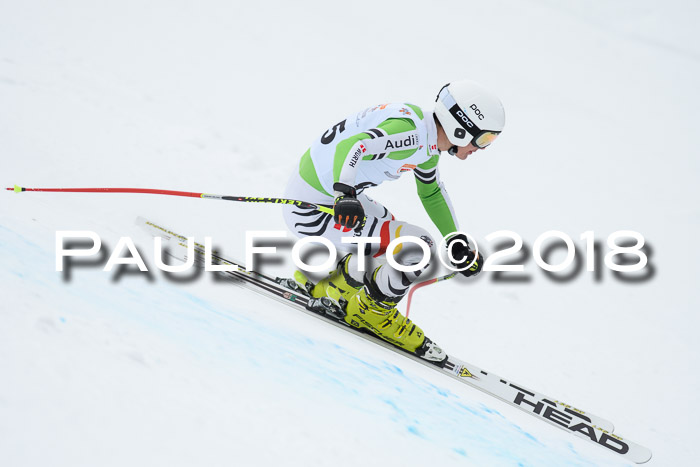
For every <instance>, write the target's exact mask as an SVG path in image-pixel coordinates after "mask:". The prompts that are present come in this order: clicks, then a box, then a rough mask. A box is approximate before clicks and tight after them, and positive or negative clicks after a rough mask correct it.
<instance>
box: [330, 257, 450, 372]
mask: <svg viewBox="0 0 700 467" xmlns="http://www.w3.org/2000/svg"><path fill="white" fill-rule="evenodd" d="M380 267H382V266H380ZM378 271H379V268H377V269H375V270H374V272H373V273H372V274H371V275H368V276H365V283H364V287H362V289H360V290H359V291H358V292H357V293H355V295H354V296H352V297H351V298H350V299H346V300H347V305H346V307H345V312H346V316H345V317H344V318H343V319H344V321H345V322H346V323H348V324H349V325H350V326H352V327H355V328H359V329H366V330H368V331H371V332H372V333H373V334H375V335H376V336H378V337H380V338H381V339H382V340H385V341H387V342H389V343H391V344H393V345H395V346H397V347H400V348H402V349H403V350H406V351H407V352H410V353H412V354H414V355H416V356H418V357H420V358H422V359H424V360H427V361H429V362H431V363H434V364H436V365H438V366H442V365H444V364H445V362H446V361H447V354H446V353H445V352H444V351H443V350H442V349H441V348H440V347H438V346H437V345H436V344H435V343H434V342H432V341H431V340H430V339H428V338H427V337H426V336H425V334H424V333H423V330H422V329H421V328H419V327H418V326H416V325H415V324H414V323H413V322H412V321H411V320H410V319H408V318H406V317H405V316H404V315H402V314H401V313H399V310H397V309H396V305H397V304H398V302H399V301H400V300H401V298H402V297H389V296H387V295H384V294H383V293H382V292H381V291H380V290H379V288H378V286H377V283H376V282H375V280H374V279H375V277H376V276H377V272H378ZM331 292H332V293H330V294H329V296H330V297H331V298H334V299H336V300H338V298H336V297H337V296H338V295H337V294H336V293H333V291H331ZM334 295H335V296H334ZM339 301H340V300H339Z"/></svg>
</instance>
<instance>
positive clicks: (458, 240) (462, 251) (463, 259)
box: [447, 234, 484, 277]
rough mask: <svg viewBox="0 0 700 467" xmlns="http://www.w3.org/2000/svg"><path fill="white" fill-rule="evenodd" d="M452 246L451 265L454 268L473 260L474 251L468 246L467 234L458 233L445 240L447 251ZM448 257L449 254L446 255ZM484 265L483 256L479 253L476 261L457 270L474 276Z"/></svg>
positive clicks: (468, 275)
mask: <svg viewBox="0 0 700 467" xmlns="http://www.w3.org/2000/svg"><path fill="white" fill-rule="evenodd" d="M450 248H452V257H453V258H454V261H452V265H453V266H454V267H456V268H463V267H464V266H466V265H467V264H469V263H471V262H472V260H474V257H475V255H474V252H473V251H472V250H471V248H469V241H468V240H467V236H466V235H464V234H458V235H455V236H454V237H452V238H450V239H449V240H447V251H450ZM448 258H449V256H448ZM483 267H484V257H483V256H482V255H481V253H479V255H478V256H477V257H476V261H474V264H472V265H471V266H470V267H469V268H468V269H465V270H464V271H459V272H460V274H464V275H465V276H467V277H471V276H476V275H477V274H479V273H480V272H481V268H483Z"/></svg>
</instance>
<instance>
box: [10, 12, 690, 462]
mask: <svg viewBox="0 0 700 467" xmlns="http://www.w3.org/2000/svg"><path fill="white" fill-rule="evenodd" d="M699 13H700V8H699V7H698V5H697V3H696V2H683V1H670V2H663V3H659V2H651V1H648V0H644V1H632V0H619V1H614V2H603V1H598V2H589V1H581V0H577V1H566V2H555V1H550V0H540V1H535V0H532V1H527V2H517V1H514V0H502V1H494V2H488V3H485V2H471V1H469V2H467V1H462V2H455V1H444V2H419V1H414V0H405V1H402V2H394V1H392V2H367V1H357V2H353V3H352V4H349V3H342V4H340V3H337V4H334V3H330V2H312V1H300V2H280V1H268V2H262V3H247V2H246V3H240V2H225V1H213V0H210V1H206V0H205V1H199V2H166V1H164V0H152V1H149V2H137V1H133V0H126V1H121V2H88V1H70V0H64V1H62V2H48V1H41V2H38V1H32V0H30V1H23V2H2V3H0V109H2V110H1V111H0V148H1V149H0V151H1V154H2V180H3V183H4V184H5V186H12V185H14V184H15V183H17V184H20V185H24V186H36V187H54V186H55V187H71V186H76V187H88V186H134V187H153V188H164V189H176V190H191V191H205V192H208V193H221V194H232V195H252V196H279V195H281V194H282V193H283V189H284V185H285V183H286V179H287V177H288V175H289V173H290V172H291V171H292V170H294V169H295V167H296V164H297V163H298V159H299V157H300V155H301V154H302V153H303V152H304V150H305V149H306V147H307V145H308V144H309V143H310V142H311V141H312V140H313V138H315V137H316V136H317V135H318V134H319V133H320V132H322V131H324V130H325V129H326V128H328V127H329V126H331V125H332V124H334V123H335V122H336V121H337V120H338V119H339V118H341V117H342V116H343V115H346V114H347V113H348V112H351V111H353V110H360V109H362V108H364V107H366V106H369V105H372V104H376V103H380V102H387V101H409V102H412V103H415V104H419V105H424V106H426V108H430V106H431V103H432V100H433V99H434V95H435V93H436V92H437V90H438V89H439V88H440V87H441V86H442V85H443V84H444V83H445V82H449V81H450V80H455V79H460V78H463V77H469V78H472V79H476V80H478V81H481V82H483V83H485V84H487V85H488V86H489V87H490V88H492V89H493V90H494V91H496V92H497V93H498V94H499V95H500V96H501V97H502V100H503V101H504V104H505V107H506V111H507V126H506V131H505V132H504V134H503V135H502V137H501V138H499V140H498V141H497V143H496V144H494V145H493V147H492V148H489V149H488V150H487V151H485V152H480V153H478V154H475V155H473V156H471V157H470V159H469V160H468V161H467V162H460V161H457V160H455V159H450V158H445V160H444V161H443V163H442V164H443V165H442V167H443V170H442V175H443V180H444V181H445V183H446V185H447V187H448V189H449V191H450V194H451V196H452V199H453V202H454V204H455V208H456V210H457V213H458V216H459V218H460V219H461V224H462V228H463V229H464V230H467V231H468V232H470V233H471V234H472V235H474V236H476V238H477V239H479V240H480V241H481V242H482V244H483V245H484V247H485V248H486V249H490V250H491V251H492V250H493V247H494V245H493V244H489V243H488V242H486V241H485V240H484V237H485V236H486V235H488V234H489V233H491V232H493V231H497V230H501V229H508V230H513V231H515V232H518V233H519V234H520V235H521V236H522V237H523V239H524V240H525V243H526V245H528V246H529V247H530V249H531V247H532V245H533V243H534V241H535V239H536V238H537V236H538V235H540V234H542V233H543V232H545V231H548V230H553V229H556V230H561V231H563V232H566V233H567V234H569V235H570V236H571V237H572V238H573V239H574V241H575V242H576V244H577V246H578V247H579V251H578V254H579V257H580V258H583V256H582V255H583V254H584V242H583V241H582V240H580V239H579V236H580V234H581V233H583V232H585V231H590V230H592V231H594V232H595V235H596V239H597V240H599V241H600V242H601V245H600V248H601V251H602V252H603V253H604V252H605V251H607V250H606V247H605V239H606V238H607V236H608V235H609V234H610V233H612V232H614V231H617V230H626V229H631V230H636V231H638V232H640V233H642V234H643V235H644V237H645V238H646V241H647V243H648V245H649V247H650V252H651V256H650V266H649V269H648V270H649V271H652V275H651V277H650V278H649V279H647V280H645V281H641V282H636V283H631V282H625V281H622V280H620V279H619V278H616V277H615V276H614V275H613V274H611V272H610V271H609V270H607V269H605V268H604V267H601V265H599V266H598V267H599V271H600V273H588V272H585V270H584V271H580V272H578V273H574V274H572V278H571V279H570V280H567V281H560V282H556V281H553V280H552V279H550V278H549V277H548V276H546V275H545V274H544V273H543V271H541V270H539V269H538V268H537V267H536V265H535V263H534V261H533V260H532V257H531V256H529V259H528V260H527V262H526V263H525V267H526V271H525V273H526V274H527V275H529V280H528V281H524V282H502V281H501V282H497V281H494V274H487V273H484V274H482V275H481V276H480V277H479V278H477V279H475V280H466V279H463V278H459V279H455V280H452V281H449V282H446V283H441V284H437V285H434V286H430V287H427V288H424V289H421V290H420V291H419V292H418V293H417V294H416V296H415V300H414V308H413V311H412V313H411V314H412V318H414V319H415V320H416V321H417V322H418V323H419V324H420V325H421V326H422V327H423V328H424V329H426V330H427V332H428V334H429V335H430V336H431V337H432V338H433V339H434V340H436V341H437V342H439V343H440V344H441V345H442V346H443V347H444V348H445V349H446V350H447V351H448V352H450V353H453V354H454V355H457V356H459V357H461V358H464V359H465V360H467V361H472V362H474V363H476V364H478V365H479V366H481V367H483V368H486V369H489V370H491V371H493V372H495V373H498V374H500V375H503V376H504V377H508V378H510V379H511V380H513V381H516V382H519V383H521V384H523V385H525V386H529V387H532V388H533V389H536V390H538V391H541V392H543V393H545V394H548V395H551V396H553V397H557V398H559V399H562V400H565V401H568V402H570V403H573V404H574V405H576V406H579V407H581V408H584V409H586V410H590V411H591V412H593V413H595V414H598V415H600V416H603V417H606V418H609V419H610V420H612V421H613V422H614V423H615V425H616V431H617V432H619V433H620V434H621V435H623V436H625V437H627V438H629V439H630V440H633V441H635V442H638V443H640V444H642V445H645V446H648V447H649V448H650V449H651V450H652V452H653V453H654V457H653V458H652V460H651V462H650V465H659V466H668V465H673V466H682V465H695V462H694V449H693V444H694V441H695V440H694V433H695V426H694V423H693V422H694V421H695V420H697V418H698V415H700V414H699V413H698V409H697V408H696V404H694V402H695V400H696V395H697V394H698V392H699V391H700V377H699V376H698V371H697V370H698V351H699V350H700V345H699V344H698V339H697V329H698V324H699V320H698V317H697V309H698V306H699V305H700V295H699V294H698V292H697V285H698V279H699V277H698V272H697V268H696V267H695V266H696V264H698V261H699V260H700V254H698V250H697V248H695V245H696V241H697V238H698V235H699V234H700V229H699V228H698V227H699V226H700V210H699V209H698V207H697V200H698V194H699V193H698V187H697V176H698V168H699V163H698V160H697V158H695V157H693V156H695V155H696V153H697V151H694V150H693V149H694V148H693V147H692V146H691V138H692V135H693V134H694V133H696V128H695V127H696V126H697V124H698V122H700V118H699V117H700V115H699V112H700V111H699V110H698V109H700V94H698V92H697V90H696V88H697V83H698V82H700V40H698V39H699V34H698V32H697V28H695V27H694V26H695V24H697V22H698V20H700V14H699ZM404 178H405V179H402V180H400V181H398V182H396V183H392V184H385V186H382V187H379V188H378V189H376V190H374V193H373V194H374V197H375V198H376V199H378V200H380V201H381V202H383V203H384V204H385V205H386V206H388V207H389V208H390V209H391V210H392V211H393V212H394V214H395V215H396V216H397V217H398V218H401V219H405V220H407V221H410V222H414V223H418V224H420V225H424V226H426V227H430V228H431V229H432V231H433V232H434V233H435V234H437V232H436V231H435V229H434V228H432V227H431V224H430V221H429V219H428V217H427V215H425V214H424V213H423V212H422V210H421V209H420V208H418V205H417V203H418V201H417V199H416V197H415V194H414V190H415V189H414V187H413V182H412V181H411V180H410V177H404ZM139 215H140V216H144V217H146V218H149V219H151V220H153V221H155V222H158V223H160V224H163V225H166V226H168V227H170V228H172V229H174V230H176V231H179V232H181V233H183V234H187V235H195V236H197V237H198V238H199V239H202V238H203V237H204V236H205V235H210V236H212V237H213V238H214V242H215V244H216V245H218V246H219V247H220V248H221V249H222V250H223V251H224V252H225V254H226V255H228V256H232V257H237V258H243V255H244V239H245V231H246V230H284V224H283V222H282V219H281V213H280V211H279V208H277V207H275V206H263V205H251V206H248V205H238V204H233V203H223V202H215V201H204V200H198V199H187V198H172V197H159V196H148V195H84V194H48V193H25V194H20V195H17V194H14V193H11V192H5V191H3V193H2V194H0V249H1V258H2V265H3V267H2V269H0V284H1V285H0V291H1V292H2V303H3V305H2V309H1V311H0V465H3V466H28V465H37V466H38V465H52V466H63V465H66V466H68V465H70V466H94V465H105V466H106V465H171V466H172V465H255V466H266V465H337V466H351V465H352V466H355V465H358V464H366V465H387V464H401V465H441V466H442V465H445V466H446V465H480V466H483V465H513V466H515V465H533V466H543V465H556V466H559V465H581V466H583V465H626V464H625V463H622V462H621V461H620V460H619V459H617V458H616V457H615V456H613V455H611V454H609V453H608V452H606V451H605V450H604V449H602V448H599V447H597V446H594V445H591V444H589V443H586V442H584V441H582V440H579V439H577V438H575V437H573V436H571V435H569V434H567V433H565V432H563V431H561V430H557V429H555V428H554V427H551V426H548V425H546V424H544V423H542V422H541V421H538V420H536V419H535V418H533V417H531V416H529V415H527V414H525V413H522V412H520V411H519V410H517V409H514V408H511V407H509V406H507V405H505V404H503V403H500V402H498V401H496V400H494V399H492V398H490V397H488V396H486V395H483V394H481V393H480V392H478V391H476V390H474V389H471V388H468V387H466V386H463V385H460V384H459V383H457V382H455V381H452V380H449V379H447V378H444V377H439V375H436V374H435V373H434V372H431V371H430V370H429V369H427V368H424V367H422V366H420V365H418V364H415V363H414V362H410V361H407V360H406V359H404V358H402V357H400V356H398V355H395V354H393V353H392V352H389V351H387V350H385V349H381V348H378V347H377V346H374V345H372V344H370V343H368V342H365V341H364V340H361V339H358V338H356V337H354V336H352V335H348V334H346V333H343V332H342V331H340V330H338V329H336V328H334V327H332V326H329V325H327V324H325V323H323V322H320V321H319V320H316V319H313V318H312V317H307V316H305V315H301V314H296V313H293V312H290V311H289V310H288V309H285V307H282V306H280V305H279V304H276V303H274V302H270V301H267V300H265V299H264V298H261V297H259V296H257V295H254V294H252V293H250V292H246V291H244V290H242V289H239V288H235V287H232V286H231V285H230V284H226V283H221V282H216V281H214V280H213V278H212V277H210V276H208V275H205V274H203V275H200V276H199V277H195V278H193V279H191V280H188V281H184V282H183V281H181V282H176V281H173V280H169V279H168V278H167V277H165V276H164V275H163V274H161V273H160V272H158V271H155V268H153V269H154V271H153V272H152V274H149V275H145V274H139V273H134V272H133V271H132V270H130V271H129V272H128V273H124V274H120V273H116V272H113V273H106V272H102V271H101V268H100V267H97V266H92V267H76V268H73V269H72V270H71V273H70V278H68V277H66V275H61V274H60V273H57V272H56V271H55V259H54V257H55V232H56V231H57V230H93V231H95V232H97V233H98V234H99V235H100V236H101V237H102V239H103V242H104V245H105V247H106V248H107V249H108V250H109V252H111V251H112V248H113V247H114V246H115V245H116V243H117V241H118V239H119V237H121V236H130V237H132V238H134V240H135V241H136V242H137V245H138V247H139V249H140V251H141V252H142V253H143V255H144V257H145V258H146V261H147V264H149V265H150V266H151V267H153V266H154V264H155V263H154V261H153V254H152V251H151V250H152V248H153V247H152V241H151V239H150V238H149V237H148V236H147V235H146V234H145V233H143V232H141V231H140V230H139V229H138V228H137V227H136V226H134V223H133V222H134V219H135V218H136V217H137V216H139ZM283 251H284V250H283ZM287 253H288V250H287ZM287 256H288V255H287ZM561 258H563V252H562V250H557V251H555V253H554V254H553V255H552V258H551V261H552V262H553V263H554V262H557V260H560V259H561ZM291 268H292V266H291V264H290V262H289V260H286V259H285V260H283V261H278V262H266V263H265V272H268V273H270V274H277V275H284V274H289V272H290V270H291ZM436 304H439V306H436Z"/></svg>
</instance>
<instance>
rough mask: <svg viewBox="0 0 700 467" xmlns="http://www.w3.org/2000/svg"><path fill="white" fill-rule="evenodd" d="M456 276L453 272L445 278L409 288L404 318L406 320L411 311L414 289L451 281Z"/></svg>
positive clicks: (429, 280)
mask: <svg viewBox="0 0 700 467" xmlns="http://www.w3.org/2000/svg"><path fill="white" fill-rule="evenodd" d="M456 275H457V273H456V272H453V273H451V274H447V275H446V276H441V277H436V278H434V279H428V280H427V281H424V282H421V283H418V284H416V285H414V286H413V287H411V290H409V291H408V296H407V297H406V318H408V313H409V312H410V311H411V297H412V296H413V292H415V291H416V289H420V288H421V287H425V286H426V285H430V284H435V283H436V282H440V281H446V280H447V279H452V278H453V277H454V276H456Z"/></svg>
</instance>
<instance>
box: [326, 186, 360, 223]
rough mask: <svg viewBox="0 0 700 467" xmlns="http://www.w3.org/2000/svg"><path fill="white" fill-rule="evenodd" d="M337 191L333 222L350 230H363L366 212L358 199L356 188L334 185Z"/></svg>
mask: <svg viewBox="0 0 700 467" xmlns="http://www.w3.org/2000/svg"><path fill="white" fill-rule="evenodd" d="M333 190H335V195H336V197H335V205H334V206H333V220H334V221H335V223H336V224H340V225H341V226H342V227H345V228H348V229H361V228H362V227H363V226H364V223H365V210H364V208H363V207H362V203H360V201H359V200H358V199H357V194H356V192H355V187H352V186H349V185H346V184H344V183H336V184H334V185H333Z"/></svg>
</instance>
